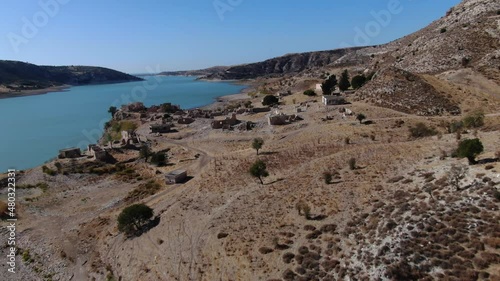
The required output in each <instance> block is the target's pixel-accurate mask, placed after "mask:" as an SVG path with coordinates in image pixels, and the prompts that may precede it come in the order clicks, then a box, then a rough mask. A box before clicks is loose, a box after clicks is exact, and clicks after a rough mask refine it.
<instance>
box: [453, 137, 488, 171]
mask: <svg viewBox="0 0 500 281" xmlns="http://www.w3.org/2000/svg"><path fill="white" fill-rule="evenodd" d="M483 150H484V147H483V143H482V142H481V141H480V140H479V139H467V140H463V141H461V142H460V143H459V144H458V149H457V156H458V157H465V158H467V160H469V165H472V164H476V163H477V162H476V156H477V155H479V154H480V153H481V152H483Z"/></svg>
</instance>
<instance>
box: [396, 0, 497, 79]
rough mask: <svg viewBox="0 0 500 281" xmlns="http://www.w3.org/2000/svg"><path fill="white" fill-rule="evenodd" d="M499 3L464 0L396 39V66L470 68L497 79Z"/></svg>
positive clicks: (425, 70)
mask: <svg viewBox="0 0 500 281" xmlns="http://www.w3.org/2000/svg"><path fill="white" fill-rule="evenodd" d="M499 20H500V2H498V1H487V0H466V1H463V2H462V3H460V4H459V5H457V6H456V7H453V8H451V9H450V10H449V11H448V12H447V14H446V15H445V16H443V17H442V18H440V19H439V20H436V21H435V22H433V23H432V24H430V25H429V26H427V27H426V28H424V29H422V30H420V31H418V32H415V33H413V34H411V35H408V36H406V37H404V38H401V39H400V40H397V41H395V42H393V43H391V44H390V45H391V46H392V47H395V48H396V50H394V51H393V52H392V53H391V56H392V57H394V58H395V59H396V62H395V66H397V67H399V68H402V69H405V70H408V71H411V72H417V73H439V72H443V71H447V70H451V69H460V68H463V67H471V68H474V69H476V70H477V71H479V72H481V73H482V74H484V75H485V76H487V77H489V78H490V79H497V82H498V81H500V80H498V71H499V65H500V51H499V50H500V29H499Z"/></svg>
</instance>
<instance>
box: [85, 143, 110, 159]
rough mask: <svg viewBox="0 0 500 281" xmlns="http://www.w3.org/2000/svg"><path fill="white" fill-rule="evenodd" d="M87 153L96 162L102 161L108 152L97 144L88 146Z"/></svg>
mask: <svg viewBox="0 0 500 281" xmlns="http://www.w3.org/2000/svg"><path fill="white" fill-rule="evenodd" d="M88 153H89V154H90V156H92V157H94V159H96V160H101V161H104V160H106V158H107V157H108V152H107V151H106V150H104V149H102V147H100V146H98V145H97V144H89V146H88Z"/></svg>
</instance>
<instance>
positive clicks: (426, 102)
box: [356, 67, 460, 116]
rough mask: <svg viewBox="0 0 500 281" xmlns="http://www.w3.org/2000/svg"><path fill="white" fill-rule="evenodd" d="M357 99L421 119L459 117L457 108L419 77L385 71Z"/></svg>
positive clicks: (400, 70) (390, 68) (375, 77)
mask: <svg viewBox="0 0 500 281" xmlns="http://www.w3.org/2000/svg"><path fill="white" fill-rule="evenodd" d="M356 97H357V98H358V99H361V100H365V101H367V102H369V103H372V104H374V105H378V106H382V107H386V108H391V109H394V110H397V111H401V112H405V113H409V114H417V115H423V116H431V115H443V114H450V115H456V114H460V108H459V107H458V105H457V104H455V103H454V102H452V101H451V100H449V99H448V98H447V97H445V96H443V95H442V94H441V93H440V92H439V91H438V90H436V89H435V88H434V87H433V86H432V85H431V84H429V83H428V82H427V81H426V80H425V79H424V78H422V77H421V76H419V75H416V74H413V73H410V72H408V71H405V70H402V69H399V68H396V67H388V68H385V69H382V70H380V71H378V72H377V73H376V74H375V76H374V77H373V79H372V80H371V81H370V82H368V83H367V84H366V85H365V86H363V87H362V88H361V89H360V90H358V91H357V92H356Z"/></svg>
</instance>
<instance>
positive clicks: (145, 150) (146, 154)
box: [139, 144, 153, 161]
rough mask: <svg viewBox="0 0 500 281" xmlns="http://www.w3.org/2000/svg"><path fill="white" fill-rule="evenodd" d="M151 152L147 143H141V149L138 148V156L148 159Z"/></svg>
mask: <svg viewBox="0 0 500 281" xmlns="http://www.w3.org/2000/svg"><path fill="white" fill-rule="evenodd" d="M152 153H153V152H152V151H151V148H149V146H148V145H146V144H145V145H143V146H142V147H141V149H140V150H139V157H140V158H144V159H146V161H147V160H148V158H149V156H151V154H152Z"/></svg>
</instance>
